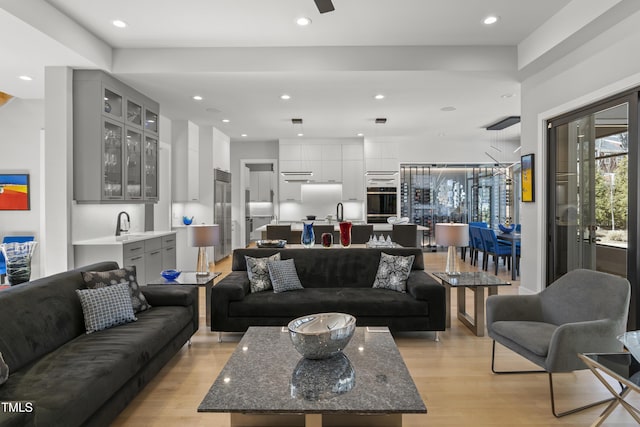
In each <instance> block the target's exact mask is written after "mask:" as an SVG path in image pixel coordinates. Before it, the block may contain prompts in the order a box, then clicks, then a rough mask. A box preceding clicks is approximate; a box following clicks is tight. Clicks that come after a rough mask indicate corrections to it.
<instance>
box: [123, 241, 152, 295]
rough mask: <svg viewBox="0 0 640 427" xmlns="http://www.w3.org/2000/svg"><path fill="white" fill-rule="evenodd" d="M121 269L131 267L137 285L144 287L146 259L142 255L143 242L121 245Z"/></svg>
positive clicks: (145, 282)
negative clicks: (134, 269) (134, 271)
mask: <svg viewBox="0 0 640 427" xmlns="http://www.w3.org/2000/svg"><path fill="white" fill-rule="evenodd" d="M122 257H123V262H122V266H123V267H130V266H133V267H135V268H136V278H137V280H138V284H139V285H141V286H144V285H146V284H147V279H146V271H147V269H146V263H145V261H146V258H145V253H144V241H139V242H134V243H126V244H124V245H122Z"/></svg>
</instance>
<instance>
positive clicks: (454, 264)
mask: <svg viewBox="0 0 640 427" xmlns="http://www.w3.org/2000/svg"><path fill="white" fill-rule="evenodd" d="M444 272H445V273H447V274H448V275H449V276H459V275H460V269H459V268H458V253H457V251H456V247H455V246H449V250H448V251H447V265H446V267H445V269H444Z"/></svg>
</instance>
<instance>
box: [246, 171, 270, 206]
mask: <svg viewBox="0 0 640 427" xmlns="http://www.w3.org/2000/svg"><path fill="white" fill-rule="evenodd" d="M272 180H273V172H271V171H252V172H251V173H250V182H251V187H250V190H249V197H250V201H251V202H271V201H273V198H272V196H271V191H272V189H273V185H272Z"/></svg>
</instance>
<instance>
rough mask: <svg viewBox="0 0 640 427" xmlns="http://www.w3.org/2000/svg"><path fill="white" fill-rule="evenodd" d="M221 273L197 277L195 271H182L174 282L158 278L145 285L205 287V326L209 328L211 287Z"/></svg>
mask: <svg viewBox="0 0 640 427" xmlns="http://www.w3.org/2000/svg"><path fill="white" fill-rule="evenodd" d="M221 274H222V273H213V272H210V273H209V274H207V275H198V274H196V272H195V271H183V272H182V273H181V274H180V276H178V278H176V279H175V280H167V279H165V278H164V277H159V278H156V279H154V280H151V281H150V282H148V283H147V285H151V286H154V285H158V286H159V285H195V286H204V287H205V307H206V322H207V323H206V324H207V326H211V287H212V286H213V282H214V280H215V278H216V277H218V276H220V275H221Z"/></svg>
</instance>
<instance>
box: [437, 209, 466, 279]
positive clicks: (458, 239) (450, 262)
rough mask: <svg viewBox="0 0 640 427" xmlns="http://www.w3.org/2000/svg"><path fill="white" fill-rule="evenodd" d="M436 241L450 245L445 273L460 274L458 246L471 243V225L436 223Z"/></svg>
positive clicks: (439, 243)
mask: <svg viewBox="0 0 640 427" xmlns="http://www.w3.org/2000/svg"><path fill="white" fill-rule="evenodd" d="M436 243H437V244H438V245H441V246H448V247H449V249H448V252H447V266H446V267H445V270H444V271H445V273H447V274H448V275H450V276H457V275H459V274H460V269H459V268H458V264H457V261H458V257H457V255H456V247H457V246H468V245H469V225H468V224H454V223H444V222H442V223H438V224H436Z"/></svg>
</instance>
